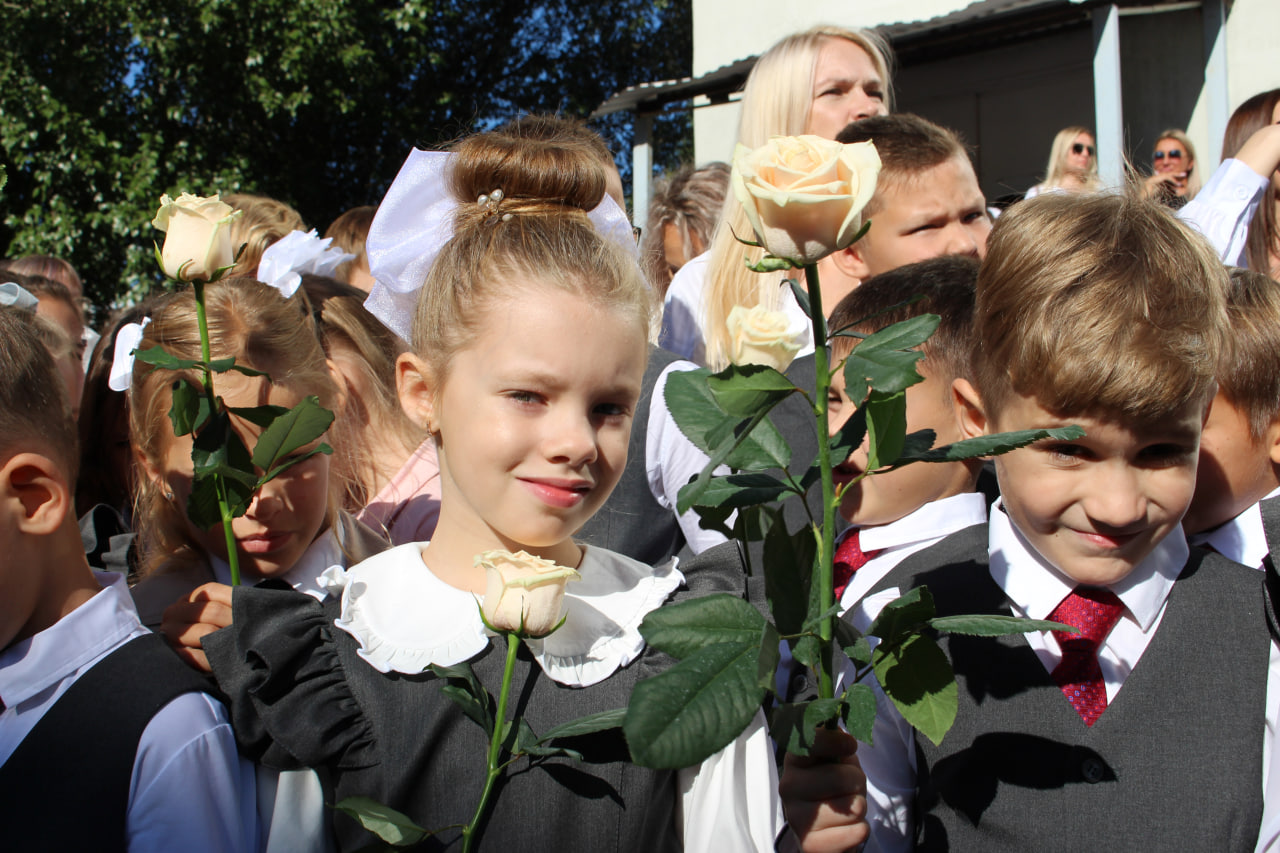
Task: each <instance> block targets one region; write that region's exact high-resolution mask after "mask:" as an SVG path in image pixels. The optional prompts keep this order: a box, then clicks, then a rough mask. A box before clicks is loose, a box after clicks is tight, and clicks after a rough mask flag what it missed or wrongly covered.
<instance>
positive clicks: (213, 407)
mask: <svg viewBox="0 0 1280 853" xmlns="http://www.w3.org/2000/svg"><path fill="white" fill-rule="evenodd" d="M204 284H205V283H204V282H203V281H200V280H198V279H197V280H196V281H193V282H191V287H192V290H193V291H194V292H195V297H196V325H197V326H199V328H200V355H201V356H203V358H204V366H203V367H202V368H201V369H200V372H201V374H202V375H203V380H204V382H203V384H204V394H205V397H207V398H208V399H209V415H210V417H212V416H213V415H215V414H216V413H217V411H218V398H217V396H216V395H215V394H214V393H213V371H211V370H210V369H209V361H210V360H211V358H212V356H211V355H210V349H209V320H208V318H207V317H206V316H205V310H204ZM213 482H214V487H215V489H216V491H217V493H218V514H219V515H220V516H221V517H222V534H223V536H225V537H226V539H227V564H228V565H229V566H230V567H231V585H232V586H239V585H240V557H239V555H238V554H237V553H236V537H235V534H234V533H233V532H232V531H231V505H230V502H229V501H228V500H227V484H226V482H225V481H224V480H223V479H222V475H221V474H218V473H215V474H214V475H213Z"/></svg>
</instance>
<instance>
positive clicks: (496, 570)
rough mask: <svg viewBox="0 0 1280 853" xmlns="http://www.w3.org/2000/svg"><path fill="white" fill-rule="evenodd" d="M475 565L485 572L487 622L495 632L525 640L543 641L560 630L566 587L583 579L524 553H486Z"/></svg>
mask: <svg viewBox="0 0 1280 853" xmlns="http://www.w3.org/2000/svg"><path fill="white" fill-rule="evenodd" d="M476 565H477V566H479V567H481V568H483V569H484V570H485V577H486V579H487V581H488V586H487V587H486V588H485V593H484V605H483V609H484V618H485V619H486V620H488V622H489V625H490V626H491V627H493V628H494V629H496V630H499V631H512V632H521V633H522V636H525V637H534V638H536V637H544V636H546V635H547V634H550V633H551V632H552V631H554V630H555V629H556V628H557V627H558V626H559V623H560V611H561V609H562V606H563V604H564V585H565V584H566V583H568V582H569V581H571V580H578V579H579V577H581V576H580V575H579V574H578V573H577V572H576V571H575V570H573V569H570V568H566V567H564V566H558V565H556V564H555V563H553V562H551V561H550V560H544V559H542V558H541V557H535V556H533V555H532V554H527V553H525V552H524V551H517V552H516V553H514V554H512V553H511V552H509V551H485V552H484V553H483V554H480V555H478V556H477V557H476ZM522 623H523V628H522V627H521V625H522Z"/></svg>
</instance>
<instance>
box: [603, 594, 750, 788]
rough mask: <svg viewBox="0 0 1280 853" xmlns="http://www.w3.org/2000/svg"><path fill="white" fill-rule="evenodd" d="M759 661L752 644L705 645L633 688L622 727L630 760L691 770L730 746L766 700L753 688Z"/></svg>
mask: <svg viewBox="0 0 1280 853" xmlns="http://www.w3.org/2000/svg"><path fill="white" fill-rule="evenodd" d="M748 606H749V605H748ZM661 609H663V610H665V609H668V608H661ZM757 615H758V614H757ZM759 657H760V650H759V648H758V647H757V645H756V643H755V642H754V641H753V642H751V643H719V644H716V645H712V646H705V647H703V648H701V649H698V651H697V652H695V653H694V654H693V655H692V656H691V657H688V658H685V659H684V660H682V661H680V663H678V664H676V665H675V666H673V667H671V668H670V669H668V670H667V671H666V672H663V673H661V674H660V675H656V676H654V677H653V678H648V679H645V680H644V681H641V682H640V683H639V684H637V685H636V687H635V689H634V690H633V691H632V693H631V702H630V705H629V706H628V707H627V717H626V722H625V723H624V724H623V727H622V730H623V732H624V733H625V734H626V737H627V743H628V744H629V745H630V747H631V757H632V760H633V761H634V762H635V763H636V764H639V765H640V766H642V767H652V768H670V769H675V768H679V767H692V766H694V765H696V764H699V763H701V762H702V761H704V760H705V759H707V758H708V757H710V756H712V755H714V754H715V753H716V752H718V751H720V750H721V749H723V748H724V747H726V746H728V745H729V744H730V743H732V742H733V739H734V738H736V737H737V736H738V735H739V734H740V733H741V732H742V730H743V729H745V728H746V727H747V724H748V723H750V722H751V718H752V717H754V716H755V714H756V712H757V711H758V710H759V709H760V702H761V701H762V700H763V699H764V696H765V691H764V689H763V688H761V687H760V686H759V685H758V684H757V681H758V664H759Z"/></svg>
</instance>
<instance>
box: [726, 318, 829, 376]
mask: <svg viewBox="0 0 1280 853" xmlns="http://www.w3.org/2000/svg"><path fill="white" fill-rule="evenodd" d="M726 325H728V327H729V360H730V361H731V362H733V363H734V364H763V365H764V366H766V367H772V368H773V369H774V370H777V371H778V372H779V373H781V372H782V371H784V370H786V369H787V366H788V365H789V364H791V362H792V360H793V359H794V358H795V357H796V353H798V352H800V350H801V349H803V348H804V345H805V344H806V343H808V331H809V327H808V326H806V325H804V324H793V323H792V322H791V318H790V317H788V316H787V315H786V314H784V313H783V312H781V311H770V310H768V309H766V308H763V307H761V306H759V305H756V306H754V307H752V308H744V307H742V306H741V305H735V306H733V310H732V311H730V312H729V319H728V321H727V323H726Z"/></svg>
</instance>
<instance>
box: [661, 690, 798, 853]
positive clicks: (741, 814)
mask: <svg viewBox="0 0 1280 853" xmlns="http://www.w3.org/2000/svg"><path fill="white" fill-rule="evenodd" d="M679 785H680V799H679V801H678V803H677V805H676V825H677V826H678V827H679V829H680V833H681V836H682V837H683V838H684V849H685V850H723V851H732V853H739V851H743V853H746V851H758V852H759V853H766V851H772V850H773V849H774V842H775V841H776V840H777V838H778V834H779V833H780V832H781V831H782V826H783V820H782V802H781V800H779V799H778V771H777V767H776V765H775V764H774V761H773V742H772V741H771V740H770V739H769V732H768V730H767V729H766V728H765V723H764V712H763V711H757V712H756V716H755V719H753V720H752V721H751V724H750V725H749V726H747V728H746V729H745V730H744V731H743V732H742V734H740V735H738V738H737V739H736V740H735V741H734V742H733V743H731V744H729V745H728V746H726V747H725V748H724V749H722V750H720V751H719V752H717V753H716V754H715V755H713V756H711V757H710V758H708V759H707V760H706V761H704V762H702V763H701V764H699V765H698V766H697V767H686V768H685V769H683V770H681V771H680V773H679Z"/></svg>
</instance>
